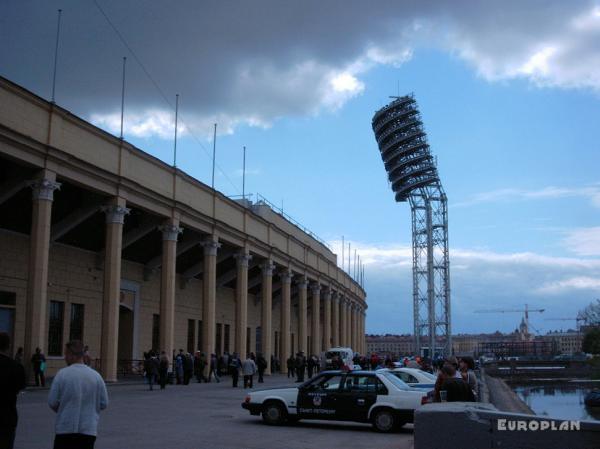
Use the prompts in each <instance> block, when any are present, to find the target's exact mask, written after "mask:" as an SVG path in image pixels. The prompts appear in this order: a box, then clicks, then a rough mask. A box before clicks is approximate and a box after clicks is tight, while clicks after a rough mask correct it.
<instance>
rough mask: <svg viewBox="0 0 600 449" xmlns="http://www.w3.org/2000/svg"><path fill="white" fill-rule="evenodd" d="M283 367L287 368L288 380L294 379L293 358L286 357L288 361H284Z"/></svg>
mask: <svg viewBox="0 0 600 449" xmlns="http://www.w3.org/2000/svg"><path fill="white" fill-rule="evenodd" d="M285 365H286V366H287V377H288V379H289V378H290V377H296V374H295V370H294V357H293V356H289V357H288V359H287V360H286V361H285Z"/></svg>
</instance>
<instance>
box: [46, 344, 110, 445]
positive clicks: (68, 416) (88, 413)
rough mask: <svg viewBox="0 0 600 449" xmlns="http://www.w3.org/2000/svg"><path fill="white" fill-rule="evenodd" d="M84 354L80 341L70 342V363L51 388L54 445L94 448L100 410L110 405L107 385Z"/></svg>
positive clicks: (67, 347)
mask: <svg viewBox="0 0 600 449" xmlns="http://www.w3.org/2000/svg"><path fill="white" fill-rule="evenodd" d="M83 354H84V351H83V344H82V343H81V342H80V341H78V340H73V341H70V342H69V343H67V344H66V346H65V361H66V362H67V365H68V366H67V367H66V368H63V369H61V370H60V371H59V372H58V373H57V374H56V376H55V377H54V380H53V382H52V386H51V388H50V394H49V395H48V405H49V406H50V408H51V409H52V410H54V411H55V412H56V424H55V426H54V429H55V433H56V436H55V438H54V449H73V448H77V449H92V448H93V447H94V443H95V442H96V435H97V428H98V420H99V418H100V411H101V410H104V409H105V408H106V407H107V405H108V394H107V392H106V385H104V381H103V380H102V377H100V374H98V373H97V372H96V371H95V370H93V369H91V368H90V367H89V366H87V365H85V364H84V363H83Z"/></svg>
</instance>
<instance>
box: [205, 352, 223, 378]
mask: <svg viewBox="0 0 600 449" xmlns="http://www.w3.org/2000/svg"><path fill="white" fill-rule="evenodd" d="M217 363H218V359H217V354H214V353H213V354H211V355H210V367H209V371H208V381H209V382H210V378H211V376H215V380H216V381H217V383H219V382H221V379H219V373H218V372H217Z"/></svg>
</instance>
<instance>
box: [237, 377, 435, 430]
mask: <svg viewBox="0 0 600 449" xmlns="http://www.w3.org/2000/svg"><path fill="white" fill-rule="evenodd" d="M426 402H427V396H426V395H425V393H424V392H423V391H422V390H421V391H419V390H418V389H413V388H411V387H409V386H408V385H406V384H405V383H404V382H402V381H401V380H400V379H399V378H398V377H397V376H395V375H394V374H393V373H391V372H390V371H389V370H378V371H323V372H321V373H319V374H318V375H317V376H315V377H313V378H312V379H310V380H309V381H308V382H305V383H303V384H302V385H300V386H299V387H290V388H276V389H267V390H259V391H255V392H252V393H250V394H249V395H248V396H246V399H245V400H244V402H243V403H242V407H243V408H244V409H246V410H248V411H249V412H250V414H251V415H261V414H262V417H263V420H264V421H265V422H266V423H267V424H272V425H279V424H283V423H284V422H286V421H288V422H296V421H298V420H300V419H321V420H323V419H324V420H334V421H356V422H371V423H372V424H373V427H374V428H375V430H378V431H380V432H391V431H392V430H394V429H396V428H399V427H401V426H403V425H404V424H406V423H409V422H413V416H414V411H415V409H417V408H419V407H421V405H423V404H425V403H426Z"/></svg>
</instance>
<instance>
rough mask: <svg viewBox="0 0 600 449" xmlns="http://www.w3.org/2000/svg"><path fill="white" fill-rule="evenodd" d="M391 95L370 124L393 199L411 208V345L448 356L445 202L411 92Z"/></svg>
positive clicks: (448, 323)
mask: <svg viewBox="0 0 600 449" xmlns="http://www.w3.org/2000/svg"><path fill="white" fill-rule="evenodd" d="M391 98H393V99H394V100H393V101H392V102H391V103H389V104H388V105H386V106H384V107H383V108H381V109H380V110H379V111H377V112H376V113H375V115H374V116H373V121H372V125H373V132H374V133H375V138H376V140H377V145H378V146H379V150H380V152H381V158H382V159H383V163H384V165H385V169H386V171H387V173H388V179H389V181H390V183H391V187H392V190H393V191H394V193H395V194H396V196H395V198H396V201H397V202H405V201H408V203H409V204H410V208H411V212H412V250H413V251H412V253H413V314H414V335H415V347H416V351H417V353H421V349H422V348H423V347H424V344H426V345H427V346H428V348H429V351H428V352H429V355H430V356H432V357H433V356H434V355H436V354H444V355H449V354H451V353H452V328H451V322H450V262H449V257H448V201H447V198H446V194H445V193H444V189H443V187H442V184H441V182H440V178H439V175H438V171H437V167H436V161H435V160H434V157H433V156H432V155H431V152H430V151H429V144H428V143H427V135H426V134H425V131H424V129H423V123H422V122H421V117H420V114H419V109H418V107H417V102H416V101H415V99H414V96H413V95H412V94H411V95H406V96H404V97H391ZM425 337H427V341H426V342H424V341H423V340H424V339H425Z"/></svg>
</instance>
